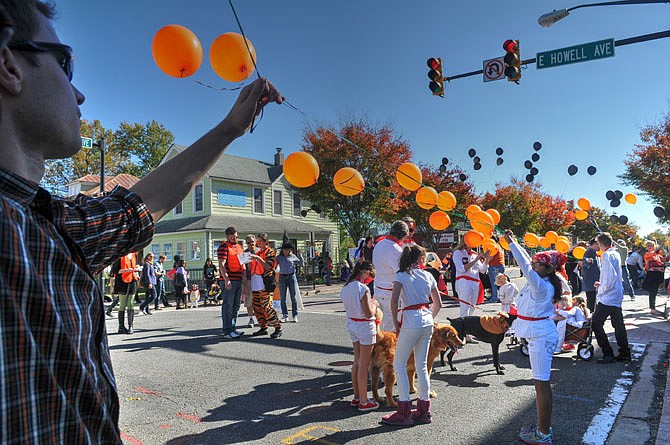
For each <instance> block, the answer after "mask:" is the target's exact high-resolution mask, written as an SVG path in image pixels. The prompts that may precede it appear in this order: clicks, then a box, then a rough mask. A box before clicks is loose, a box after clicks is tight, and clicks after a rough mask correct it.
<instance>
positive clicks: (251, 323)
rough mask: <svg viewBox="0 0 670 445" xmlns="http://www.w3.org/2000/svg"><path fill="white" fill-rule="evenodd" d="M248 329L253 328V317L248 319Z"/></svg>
mask: <svg viewBox="0 0 670 445" xmlns="http://www.w3.org/2000/svg"><path fill="white" fill-rule="evenodd" d="M247 327H248V328H253V327H254V317H249V323H247Z"/></svg>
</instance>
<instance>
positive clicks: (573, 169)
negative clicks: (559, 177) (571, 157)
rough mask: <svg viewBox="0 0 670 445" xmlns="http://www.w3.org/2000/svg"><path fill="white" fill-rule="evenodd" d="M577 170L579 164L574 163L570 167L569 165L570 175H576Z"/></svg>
mask: <svg viewBox="0 0 670 445" xmlns="http://www.w3.org/2000/svg"><path fill="white" fill-rule="evenodd" d="M577 170H578V168H577V166H576V165H574V164H573V165H571V166H570V167H568V174H569V175H570V176H575V175H576V174H577Z"/></svg>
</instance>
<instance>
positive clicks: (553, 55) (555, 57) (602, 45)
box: [536, 39, 614, 70]
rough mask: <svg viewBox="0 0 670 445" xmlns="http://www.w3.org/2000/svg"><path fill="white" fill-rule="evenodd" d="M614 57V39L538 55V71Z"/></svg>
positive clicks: (553, 50)
mask: <svg viewBox="0 0 670 445" xmlns="http://www.w3.org/2000/svg"><path fill="white" fill-rule="evenodd" d="M606 57H614V39H606V40H598V41H597V42H589V43H582V44H581V45H575V46H568V47H567V48H559V49H552V50H551V51H544V52H541V53H537V57H536V59H537V69H538V70H541V69H542V68H553V67H555V66H561V65H569V64H571V63H579V62H587V61H589V60H596V59H604V58H606Z"/></svg>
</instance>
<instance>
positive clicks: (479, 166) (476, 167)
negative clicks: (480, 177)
mask: <svg viewBox="0 0 670 445" xmlns="http://www.w3.org/2000/svg"><path fill="white" fill-rule="evenodd" d="M472 168H474V169H475V170H481V168H482V164H480V163H479V162H475V165H473V166H472Z"/></svg>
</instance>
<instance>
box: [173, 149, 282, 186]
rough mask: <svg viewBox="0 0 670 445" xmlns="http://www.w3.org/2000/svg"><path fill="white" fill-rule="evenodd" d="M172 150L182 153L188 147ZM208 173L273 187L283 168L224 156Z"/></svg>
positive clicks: (218, 176) (255, 160) (257, 161)
mask: <svg viewBox="0 0 670 445" xmlns="http://www.w3.org/2000/svg"><path fill="white" fill-rule="evenodd" d="M172 148H173V149H175V150H176V151H177V152H182V151H183V150H184V149H185V148H186V147H184V146H183V145H179V144H174V145H173V146H172ZM207 173H208V174H209V175H210V176H212V177H215V178H221V179H227V180H231V181H239V182H252V183H257V184H264V185H271V184H272V183H273V182H275V181H276V180H277V178H279V177H280V176H281V175H282V174H283V167H282V166H281V165H274V164H271V163H268V162H263V161H259V160H257V159H250V158H243V157H240V156H233V155H227V154H223V155H221V157H220V158H219V160H218V161H217V162H216V164H214V166H212V168H210V169H209V171H208V172H207Z"/></svg>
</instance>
